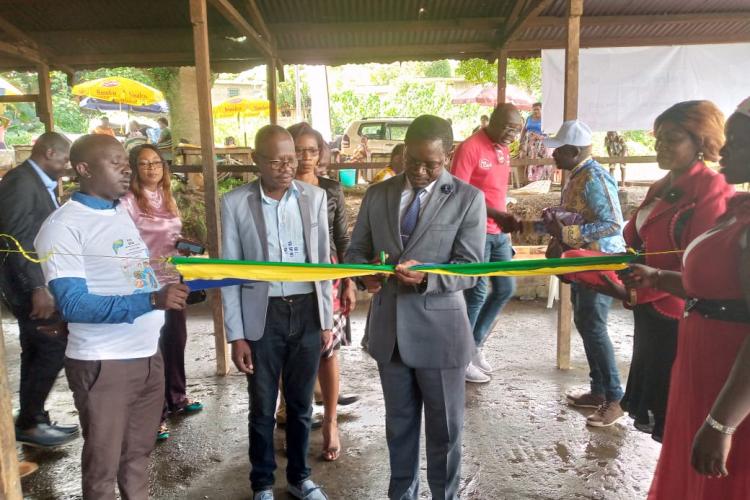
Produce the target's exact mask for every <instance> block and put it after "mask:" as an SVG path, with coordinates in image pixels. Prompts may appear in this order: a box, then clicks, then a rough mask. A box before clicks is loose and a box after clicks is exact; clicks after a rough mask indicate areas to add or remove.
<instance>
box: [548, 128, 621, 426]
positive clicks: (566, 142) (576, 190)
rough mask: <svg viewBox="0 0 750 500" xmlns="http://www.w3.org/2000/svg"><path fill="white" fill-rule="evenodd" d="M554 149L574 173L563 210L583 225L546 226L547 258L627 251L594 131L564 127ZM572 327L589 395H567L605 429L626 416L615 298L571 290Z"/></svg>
mask: <svg viewBox="0 0 750 500" xmlns="http://www.w3.org/2000/svg"><path fill="white" fill-rule="evenodd" d="M545 143H546V145H547V146H548V147H550V148H555V151H554V152H553V153H552V157H553V158H554V159H555V164H556V165H557V168H560V169H562V170H567V171H569V172H570V176H569V178H568V182H567V183H566V184H565V188H564V189H563V192H562V204H561V209H562V210H564V211H566V212H570V213H575V214H578V215H579V216H580V217H581V218H582V219H583V222H582V223H580V224H571V225H567V226H563V225H562V222H560V220H559V219H557V218H556V217H555V218H553V220H552V223H551V224H550V225H549V226H548V228H547V229H548V231H549V233H550V234H551V235H552V240H551V241H550V244H549V247H548V249H547V256H548V257H559V256H560V254H562V251H563V249H585V250H595V251H599V252H603V253H621V252H624V251H625V240H624V239H623V237H622V226H623V222H622V210H621V209H620V199H619V198H618V196H617V184H616V183H615V180H614V179H613V178H612V176H611V175H609V172H607V171H606V170H604V168H602V166H601V165H599V163H597V161H596V160H594V159H593V158H592V157H591V129H590V128H589V126H588V125H586V124H585V123H583V122H581V121H579V120H568V121H565V122H563V124H562V126H561V127H560V130H559V131H558V132H557V135H556V136H554V137H548V138H546V139H545ZM571 300H572V302H573V321H574V323H575V325H576V329H577V330H578V333H580V335H581V339H582V340H583V348H584V350H585V351H586V359H587V360H588V363H589V370H590V373H589V377H590V390H589V391H587V392H585V393H582V394H568V395H567V396H566V398H567V401H568V404H570V405H572V406H575V407H579V408H595V409H596V411H595V412H594V413H593V414H591V415H589V416H588V417H587V418H586V424H587V425H590V426H595V427H606V426H610V425H613V424H615V423H616V422H617V421H618V420H620V419H621V418H622V417H623V416H624V415H625V414H624V412H623V410H622V408H621V407H620V400H621V399H622V395H623V392H622V386H621V384H620V374H619V373H618V371H617V362H616V360H615V352H614V348H613V347H612V341H611V340H610V338H609V334H608V332H607V317H608V316H609V308H610V306H611V305H612V297H609V296H607V295H605V294H602V293H598V292H597V291H596V290H593V289H591V288H587V287H584V286H582V285H581V284H579V283H573V284H572V285H571Z"/></svg>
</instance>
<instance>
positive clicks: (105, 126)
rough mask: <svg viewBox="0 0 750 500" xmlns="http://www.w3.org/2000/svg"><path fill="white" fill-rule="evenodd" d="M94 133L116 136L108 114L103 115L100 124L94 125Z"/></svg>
mask: <svg viewBox="0 0 750 500" xmlns="http://www.w3.org/2000/svg"><path fill="white" fill-rule="evenodd" d="M93 133H94V134H100V135H110V136H112V137H114V136H115V131H114V130H112V127H110V125H109V118H108V117H106V116H102V117H101V121H100V123H99V125H97V126H96V127H94V132H93Z"/></svg>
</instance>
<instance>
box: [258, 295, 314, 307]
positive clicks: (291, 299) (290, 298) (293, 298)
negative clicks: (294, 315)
mask: <svg viewBox="0 0 750 500" xmlns="http://www.w3.org/2000/svg"><path fill="white" fill-rule="evenodd" d="M313 295H315V292H310V293H300V294H297V295H287V296H286V297H268V301H269V302H284V303H285V304H296V303H298V302H301V301H303V300H305V299H307V298H310V297H312V296H313Z"/></svg>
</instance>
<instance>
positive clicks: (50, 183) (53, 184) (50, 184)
mask: <svg viewBox="0 0 750 500" xmlns="http://www.w3.org/2000/svg"><path fill="white" fill-rule="evenodd" d="M27 161H28V162H29V165H31V166H32V167H33V168H34V170H35V171H36V173H37V175H38V176H39V178H40V179H42V182H43V183H44V187H46V188H47V191H48V192H49V195H50V197H51V198H52V203H54V204H55V206H56V207H58V208H59V207H60V204H59V203H58V202H57V195H55V189H57V181H56V180H54V179H52V177H50V176H49V175H47V173H46V172H45V171H44V170H42V167H40V166H39V165H37V164H36V162H35V161H34V160H32V159H31V158H29V159H28V160H27Z"/></svg>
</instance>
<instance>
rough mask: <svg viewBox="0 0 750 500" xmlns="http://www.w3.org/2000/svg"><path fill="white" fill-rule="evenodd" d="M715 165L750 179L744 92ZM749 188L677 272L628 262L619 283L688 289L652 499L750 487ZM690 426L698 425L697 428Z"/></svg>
mask: <svg viewBox="0 0 750 500" xmlns="http://www.w3.org/2000/svg"><path fill="white" fill-rule="evenodd" d="M726 137H727V142H726V144H725V146H724V147H723V148H722V150H721V155H722V160H721V165H722V167H723V169H722V173H723V174H724V176H725V177H726V179H727V181H728V182H730V183H733V184H740V183H745V182H750V148H749V147H748V144H750V100H748V101H746V102H745V103H743V104H742V105H741V106H740V108H738V111H737V112H736V113H735V114H733V115H732V116H731V117H730V119H729V120H728V121H727V125H726ZM748 233H750V195H749V194H747V193H742V194H738V195H736V196H735V197H734V198H733V199H732V200H731V202H730V204H729V208H728V210H727V212H726V214H725V215H724V216H723V217H722V218H721V219H720V220H719V222H718V223H717V225H716V226H715V227H714V228H712V229H710V230H709V231H707V232H706V233H703V234H702V235H700V236H699V237H698V238H696V239H695V240H693V242H692V243H691V244H690V245H689V246H688V248H687V249H686V251H685V254H684V256H683V263H684V267H683V272H682V273H679V272H674V271H664V270H658V269H654V268H650V267H646V266H640V265H634V266H633V267H632V273H631V274H630V275H629V276H627V277H626V278H625V279H624V281H625V284H626V286H628V287H633V288H639V287H649V288H656V289H659V290H663V291H666V292H669V293H672V294H675V295H678V296H681V297H685V298H687V299H688V302H687V305H686V315H685V317H684V318H683V320H682V321H680V329H679V341H678V346H677V357H676V359H675V363H674V366H673V369H672V381H671V386H670V390H669V403H668V405H667V420H666V432H665V435H664V444H663V447H662V451H661V455H660V457H659V463H658V464H657V467H656V473H655V475H654V480H653V483H652V485H651V490H650V492H649V499H650V500H662V499H664V500H667V499H669V500H672V499H681V500H682V499H701V500H709V499H710V500H733V499H738V500H739V499H747V498H748V497H750V422H747V421H745V420H746V417H747V415H748V413H750V305H749V304H748V300H747V298H750V239H749V238H750V234H748ZM696 433H697V435H696Z"/></svg>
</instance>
